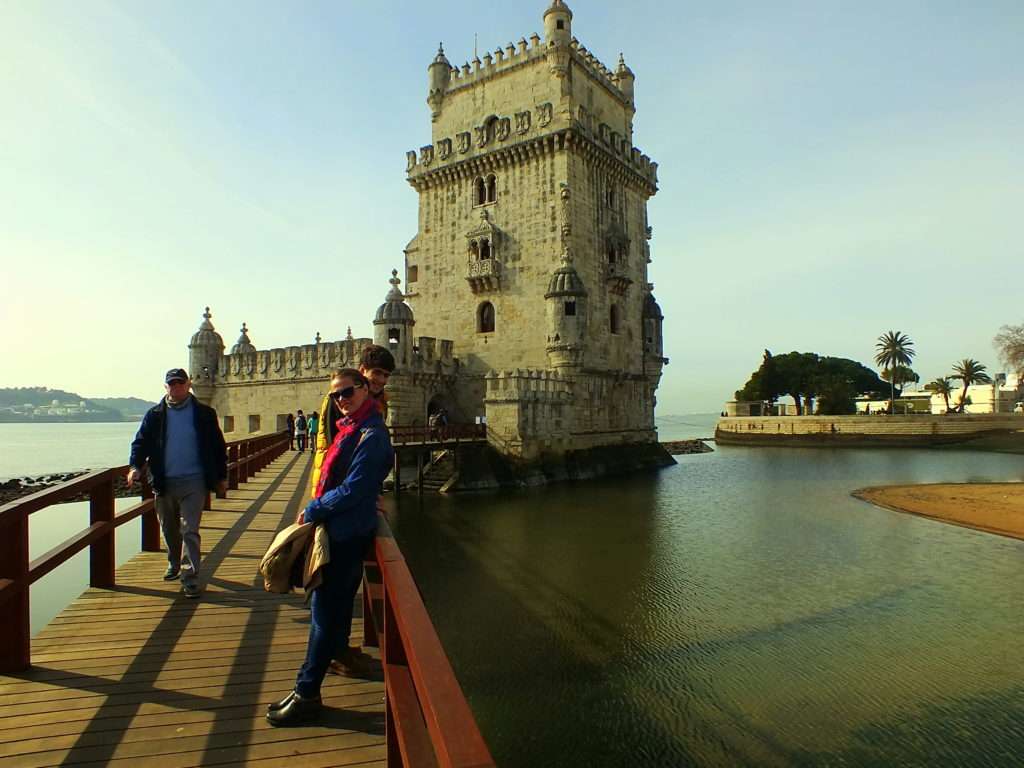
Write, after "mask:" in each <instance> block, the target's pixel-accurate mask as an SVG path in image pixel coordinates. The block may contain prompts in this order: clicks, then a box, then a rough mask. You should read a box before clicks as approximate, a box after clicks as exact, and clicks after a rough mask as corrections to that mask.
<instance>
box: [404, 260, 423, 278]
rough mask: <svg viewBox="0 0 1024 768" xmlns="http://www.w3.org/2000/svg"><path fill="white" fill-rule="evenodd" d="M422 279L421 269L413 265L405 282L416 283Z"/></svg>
mask: <svg viewBox="0 0 1024 768" xmlns="http://www.w3.org/2000/svg"><path fill="white" fill-rule="evenodd" d="M419 279H420V268H419V266H417V265H416V264H413V265H412V266H410V267H409V268H408V269H407V270H406V274H405V282H407V283H415V282H416V281H417V280H419Z"/></svg>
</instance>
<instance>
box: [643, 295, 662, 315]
mask: <svg viewBox="0 0 1024 768" xmlns="http://www.w3.org/2000/svg"><path fill="white" fill-rule="evenodd" d="M643 316H644V317H654V318H657V319H658V320H661V319H662V318H663V317H664V315H662V314H661V307H659V306H658V302H657V301H655V300H654V294H653V293H648V294H647V296H646V297H645V298H644V312H643Z"/></svg>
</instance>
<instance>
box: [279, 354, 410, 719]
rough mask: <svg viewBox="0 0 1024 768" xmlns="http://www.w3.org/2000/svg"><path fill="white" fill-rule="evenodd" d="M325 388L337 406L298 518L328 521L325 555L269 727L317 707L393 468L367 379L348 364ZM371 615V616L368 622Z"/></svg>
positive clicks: (309, 714)
mask: <svg viewBox="0 0 1024 768" xmlns="http://www.w3.org/2000/svg"><path fill="white" fill-rule="evenodd" d="M333 378H335V379H338V380H340V384H341V386H340V387H339V388H338V389H337V390H336V391H335V392H332V393H331V397H332V398H334V399H335V400H336V402H337V404H338V406H339V409H340V411H341V414H342V416H341V418H340V419H339V420H338V423H337V426H338V431H337V434H336V435H335V436H334V441H333V442H332V443H331V447H330V449H329V450H328V451H327V455H326V456H325V458H324V463H323V467H322V470H321V473H320V480H319V482H318V483H317V487H316V490H315V491H314V493H313V500H312V501H310V502H309V504H308V505H307V506H306V508H305V510H303V512H302V513H301V514H300V515H299V522H309V523H320V524H321V525H324V526H326V528H327V533H328V535H329V537H330V540H331V559H330V562H329V563H328V564H327V566H326V567H325V568H323V569H322V571H321V573H322V574H323V583H322V584H321V585H320V586H319V587H317V589H316V590H314V592H313V597H312V599H311V601H310V625H309V643H308V645H307V646H306V660H305V662H304V663H303V664H302V667H301V668H300V669H299V674H298V677H297V678H296V680H295V690H294V691H292V692H291V693H289V694H288V695H287V696H286V697H285V698H284V699H282V700H281V701H279V702H277V703H276V704H271V705H270V708H269V711H268V712H267V720H269V721H270V724H271V725H277V726H282V725H298V724H299V723H303V722H308V721H309V720H312V719H314V718H315V717H316V716H317V714H318V713H319V711H320V708H321V699H320V686H321V684H322V683H323V680H324V675H325V674H326V673H327V667H328V665H329V664H330V663H331V658H332V657H333V656H334V655H335V652H336V651H337V648H338V644H339V643H340V642H341V641H342V640H343V639H344V638H347V637H348V635H349V632H350V631H351V628H352V603H353V601H354V600H355V596H356V591H357V590H358V589H359V582H360V581H361V580H362V575H363V556H364V555H365V554H366V550H367V548H368V547H369V546H370V545H371V544H372V542H373V537H374V534H375V533H376V531H377V496H378V495H379V493H380V488H381V484H382V483H383V482H384V478H385V477H387V475H388V472H390V471H391V463H392V459H393V456H394V454H393V452H392V449H391V438H390V436H389V435H388V429H387V427H386V426H385V424H384V419H383V418H382V417H381V415H380V411H379V409H378V408H377V405H376V401H375V400H374V399H373V398H372V397H370V390H369V387H368V382H367V380H366V378H365V377H364V376H363V375H362V374H361V373H359V371H357V370H355V369H354V368H343V369H342V370H340V371H338V372H336V373H335V374H334V377H333ZM367 620H369V619H367Z"/></svg>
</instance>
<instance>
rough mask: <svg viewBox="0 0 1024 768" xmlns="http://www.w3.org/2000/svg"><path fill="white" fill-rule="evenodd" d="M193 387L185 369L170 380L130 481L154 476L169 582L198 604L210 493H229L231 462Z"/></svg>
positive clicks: (150, 414)
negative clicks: (178, 585)
mask: <svg viewBox="0 0 1024 768" xmlns="http://www.w3.org/2000/svg"><path fill="white" fill-rule="evenodd" d="M190 386H191V383H190V382H189V378H188V374H187V373H185V371H184V370H182V369H181V368H172V369H171V370H169V371H168V372H167V375H166V376H164V388H165V389H166V390H167V394H166V395H165V397H164V398H163V400H161V401H160V402H159V403H158V404H157V405H155V406H154V407H153V408H150V409H149V410H148V411H147V412H146V414H145V416H143V417H142V424H141V425H139V431H138V433H136V435H135V439H134V440H133V441H132V450H131V457H130V458H129V459H128V463H129V465H131V468H130V469H129V470H128V477H127V480H128V485H129V486H131V485H133V484H134V483H135V481H136V480H138V479H139V478H140V477H141V476H142V473H143V472H144V471H148V473H149V479H150V483H151V484H152V486H153V493H154V494H155V495H156V512H157V515H158V516H159V517H160V527H161V529H162V530H163V534H164V542H165V543H166V544H167V571H166V572H165V573H164V581H173V580H174V579H177V578H178V577H179V576H180V577H181V584H182V591H183V592H184V593H185V597H189V598H197V597H199V596H200V594H201V589H200V585H199V563H200V549H199V547H200V537H199V524H200V521H201V520H202V516H203V504H204V502H205V501H206V494H207V493H209V492H210V491H214V490H216V491H218V492H220V493H223V492H224V491H225V490H226V488H227V477H228V458H227V448H226V447H225V445H224V435H223V434H222V433H221V431H220V425H219V424H218V423H217V412H216V411H215V410H214V409H213V408H211V407H210V406H208V405H203V404H202V403H200V402H199V401H198V400H196V399H195V397H194V396H193V395H192V393H191V392H190V391H189V388H190Z"/></svg>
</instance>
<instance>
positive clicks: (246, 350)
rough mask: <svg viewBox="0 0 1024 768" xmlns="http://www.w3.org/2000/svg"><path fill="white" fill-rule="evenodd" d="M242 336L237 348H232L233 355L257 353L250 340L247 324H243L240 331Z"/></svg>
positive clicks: (236, 343)
mask: <svg viewBox="0 0 1024 768" xmlns="http://www.w3.org/2000/svg"><path fill="white" fill-rule="evenodd" d="M240 332H241V334H242V335H241V336H239V337H238V341H236V342H235V346H233V347H232V348H231V354H232V355H248V354H251V353H253V352H255V351H256V347H254V346H253V343H252V342H251V341H250V340H249V329H248V328H246V327H245V323H242V328H241V329H240Z"/></svg>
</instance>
